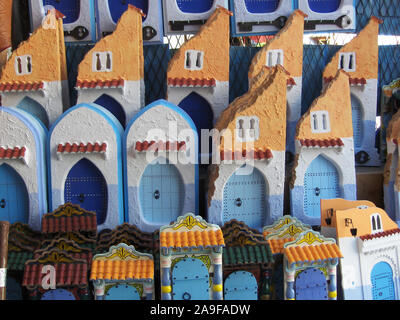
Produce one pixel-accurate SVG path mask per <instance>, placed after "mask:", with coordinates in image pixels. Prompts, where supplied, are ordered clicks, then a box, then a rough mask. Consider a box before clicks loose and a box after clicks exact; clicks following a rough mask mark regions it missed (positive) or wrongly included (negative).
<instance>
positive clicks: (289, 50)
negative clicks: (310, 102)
mask: <svg viewBox="0 0 400 320" xmlns="http://www.w3.org/2000/svg"><path fill="white" fill-rule="evenodd" d="M288 2H289V1H288ZM305 17H306V15H305V14H304V13H303V12H302V11H300V10H296V11H294V12H293V14H292V15H291V16H290V18H289V20H288V21H287V23H286V25H285V27H284V28H283V29H282V30H281V31H279V33H278V34H277V35H276V36H275V37H273V38H272V39H271V40H269V41H268V42H267V44H266V45H265V46H264V47H263V48H262V49H261V50H260V51H259V52H258V53H257V54H256V55H255V56H254V58H253V60H252V62H251V65H250V69H249V74H248V76H249V84H250V86H251V85H252V82H253V81H254V78H255V77H256V76H257V75H258V74H259V73H260V71H261V69H262V68H263V67H264V66H267V67H273V66H275V65H282V66H283V67H284V68H285V69H286V70H287V71H288V72H289V73H290V76H291V78H290V79H289V80H288V82H287V95H286V97H287V115H286V117H287V128H286V130H287V131H286V132H287V139H286V149H287V151H289V152H291V154H292V157H293V155H294V153H295V147H294V136H295V131H296V125H297V122H298V121H299V119H300V117H301V92H302V83H303V78H302V74H303V30H304V18H305ZM289 160H290V159H289ZM289 162H290V161H289Z"/></svg>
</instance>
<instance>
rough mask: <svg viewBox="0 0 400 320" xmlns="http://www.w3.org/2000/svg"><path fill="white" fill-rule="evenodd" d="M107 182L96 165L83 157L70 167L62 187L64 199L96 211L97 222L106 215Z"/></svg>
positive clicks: (101, 221)
mask: <svg viewBox="0 0 400 320" xmlns="http://www.w3.org/2000/svg"><path fill="white" fill-rule="evenodd" d="M107 200H108V197H107V183H106V181H105V179H104V177H103V175H102V173H101V172H100V170H99V169H97V167H96V166H95V165H94V164H93V163H92V162H90V161H89V160H88V159H86V158H84V159H82V160H80V161H79V162H78V163H76V164H75V166H73V167H72V169H71V170H70V172H69V173H68V176H67V180H66V181H65V187H64V201H65V203H67V202H71V203H73V204H78V205H79V206H80V207H81V208H83V209H85V210H88V211H94V212H96V213H97V224H98V225H101V224H103V223H104V221H105V220H106V216H107V205H108V202H107Z"/></svg>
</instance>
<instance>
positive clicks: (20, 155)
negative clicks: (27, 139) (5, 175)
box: [0, 146, 26, 159]
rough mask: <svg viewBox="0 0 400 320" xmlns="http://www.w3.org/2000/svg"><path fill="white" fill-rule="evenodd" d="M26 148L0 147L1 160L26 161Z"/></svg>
mask: <svg viewBox="0 0 400 320" xmlns="http://www.w3.org/2000/svg"><path fill="white" fill-rule="evenodd" d="M25 155H26V147H14V148H8V147H3V146H1V147H0V159H24V158H25Z"/></svg>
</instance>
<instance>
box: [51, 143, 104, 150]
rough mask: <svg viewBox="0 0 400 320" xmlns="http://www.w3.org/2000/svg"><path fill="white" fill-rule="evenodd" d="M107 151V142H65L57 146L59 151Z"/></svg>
mask: <svg viewBox="0 0 400 320" xmlns="http://www.w3.org/2000/svg"><path fill="white" fill-rule="evenodd" d="M106 151H107V143H105V142H103V143H101V144H100V143H98V142H95V143H90V142H88V143H86V144H85V143H83V142H81V143H80V144H77V143H72V144H71V143H69V142H67V143H65V144H61V143H60V144H59V145H58V146H57V153H105V152H106Z"/></svg>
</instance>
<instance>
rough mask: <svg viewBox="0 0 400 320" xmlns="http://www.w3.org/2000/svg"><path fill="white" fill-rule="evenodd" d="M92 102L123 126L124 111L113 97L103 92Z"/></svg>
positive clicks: (124, 119)
mask: <svg viewBox="0 0 400 320" xmlns="http://www.w3.org/2000/svg"><path fill="white" fill-rule="evenodd" d="M117 2H118V1H117ZM94 103H96V104H98V105H100V106H102V107H104V108H106V109H107V110H108V111H110V112H111V113H112V114H113V115H114V116H115V117H116V118H117V119H118V121H119V122H120V123H121V125H122V126H123V127H125V121H126V115H125V111H124V109H123V108H122V106H121V105H120V104H119V102H118V101H117V100H115V99H114V98H112V97H110V96H109V95H107V94H103V95H101V96H100V97H99V98H98V99H97V100H96V101H95V102H94Z"/></svg>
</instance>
